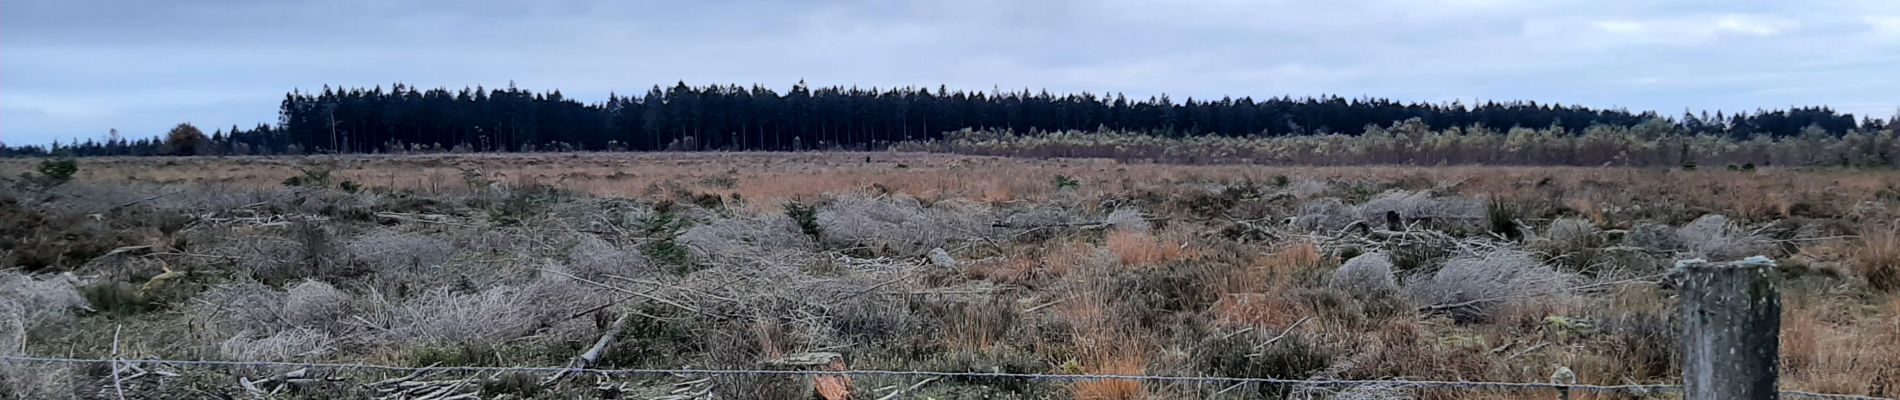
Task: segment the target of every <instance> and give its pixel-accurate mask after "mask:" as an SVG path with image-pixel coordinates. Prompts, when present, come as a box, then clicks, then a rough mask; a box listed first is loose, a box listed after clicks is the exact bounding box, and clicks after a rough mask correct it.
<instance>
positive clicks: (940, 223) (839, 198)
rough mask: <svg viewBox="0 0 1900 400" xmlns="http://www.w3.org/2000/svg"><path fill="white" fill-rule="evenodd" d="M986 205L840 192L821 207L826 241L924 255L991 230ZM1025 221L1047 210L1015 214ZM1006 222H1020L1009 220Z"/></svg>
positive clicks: (1044, 216) (1046, 216) (1041, 217)
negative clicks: (925, 252) (926, 202)
mask: <svg viewBox="0 0 1900 400" xmlns="http://www.w3.org/2000/svg"><path fill="white" fill-rule="evenodd" d="M985 211H987V209H986V207H983V206H980V205H977V204H974V203H969V202H966V201H955V200H951V201H943V202H938V203H937V204H933V205H932V206H931V207H924V206H923V204H922V203H920V202H918V201H917V199H915V198H912V197H910V196H907V195H903V194H887V195H869V194H864V193H845V194H839V195H834V196H832V197H831V200H830V201H828V202H826V203H825V204H824V205H823V206H820V207H819V209H818V215H817V216H816V219H817V222H818V226H819V227H821V228H822V229H823V230H824V232H825V234H824V240H825V241H826V242H827V243H828V244H830V245H832V246H836V247H866V248H873V249H888V250H890V251H894V252H896V253H900V254H918V255H921V254H923V252H924V251H927V250H929V249H932V248H936V247H948V246H946V245H947V244H949V243H950V242H952V241H956V240H964V239H967V238H970V237H972V236H976V235H986V234H987V232H988V231H989V230H990V226H989V222H990V221H992V220H993V219H992V218H990V217H989V216H987V215H985V214H987V213H986V212H985ZM1011 217H1015V218H1017V219H1018V221H1020V222H1021V223H1024V224H1031V223H1043V221H1042V220H1046V219H1050V217H1051V215H1049V214H1047V213H1042V214H1036V215H1026V214H1018V215H1012V216H1011ZM1004 222H1006V223H1009V222H1016V221H1004Z"/></svg>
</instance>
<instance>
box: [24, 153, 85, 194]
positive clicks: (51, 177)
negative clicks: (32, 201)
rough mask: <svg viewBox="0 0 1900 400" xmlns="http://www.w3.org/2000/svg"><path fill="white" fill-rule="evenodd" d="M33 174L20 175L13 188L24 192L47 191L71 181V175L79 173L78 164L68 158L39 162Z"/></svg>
mask: <svg viewBox="0 0 1900 400" xmlns="http://www.w3.org/2000/svg"><path fill="white" fill-rule="evenodd" d="M33 170H34V172H28V173H21V174H20V181H19V182H15V186H17V187H19V188H20V189H26V190H47V189H52V188H55V187H59V185H64V184H66V182H70V181H72V180H73V174H77V173H79V163H78V162H77V161H73V159H70V158H55V159H50V160H45V161H40V165H39V166H38V167H35V168H34V169H33Z"/></svg>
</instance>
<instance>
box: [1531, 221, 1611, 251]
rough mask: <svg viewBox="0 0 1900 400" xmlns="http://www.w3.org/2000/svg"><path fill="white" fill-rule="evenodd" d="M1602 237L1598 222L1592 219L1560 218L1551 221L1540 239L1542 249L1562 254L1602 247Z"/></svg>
mask: <svg viewBox="0 0 1900 400" xmlns="http://www.w3.org/2000/svg"><path fill="white" fill-rule="evenodd" d="M1602 237H1603V236H1602V235H1601V232H1600V231H1598V230H1597V227H1596V224H1592V223H1590V221H1586V220H1583V219H1578V218H1560V219H1558V220H1556V221H1551V223H1550V226H1549V227H1547V228H1545V229H1544V236H1543V237H1540V238H1538V239H1539V246H1540V248H1541V249H1543V250H1547V251H1550V252H1552V253H1554V254H1558V255H1561V254H1567V253H1573V252H1577V251H1582V250H1585V249H1591V248H1596V247H1602V245H1603V243H1602V242H1603V239H1602Z"/></svg>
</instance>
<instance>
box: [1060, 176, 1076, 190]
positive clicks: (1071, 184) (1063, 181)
mask: <svg viewBox="0 0 1900 400" xmlns="http://www.w3.org/2000/svg"><path fill="white" fill-rule="evenodd" d="M1078 187H1082V181H1079V180H1076V179H1075V178H1071V177H1069V176H1068V175H1056V189H1074V188H1078Z"/></svg>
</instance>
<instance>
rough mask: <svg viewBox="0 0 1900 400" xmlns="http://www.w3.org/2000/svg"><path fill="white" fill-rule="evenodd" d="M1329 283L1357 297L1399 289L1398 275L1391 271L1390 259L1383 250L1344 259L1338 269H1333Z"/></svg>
mask: <svg viewBox="0 0 1900 400" xmlns="http://www.w3.org/2000/svg"><path fill="white" fill-rule="evenodd" d="M1329 284H1330V285H1331V286H1332V287H1333V288H1335V289H1340V290H1342V291H1345V292H1346V293H1351V294H1353V296H1358V297H1365V296H1375V295H1378V294H1381V293H1392V292H1396V291H1397V290H1398V289H1399V282H1398V277H1396V276H1394V275H1393V273H1392V260H1391V259H1390V258H1389V257H1387V256H1386V253H1383V252H1371V253H1366V254H1360V255H1359V256H1358V257H1353V258H1352V259H1350V260H1346V263H1345V264H1341V265H1340V266H1339V269H1336V270H1333V277H1332V280H1331V281H1329Z"/></svg>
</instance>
